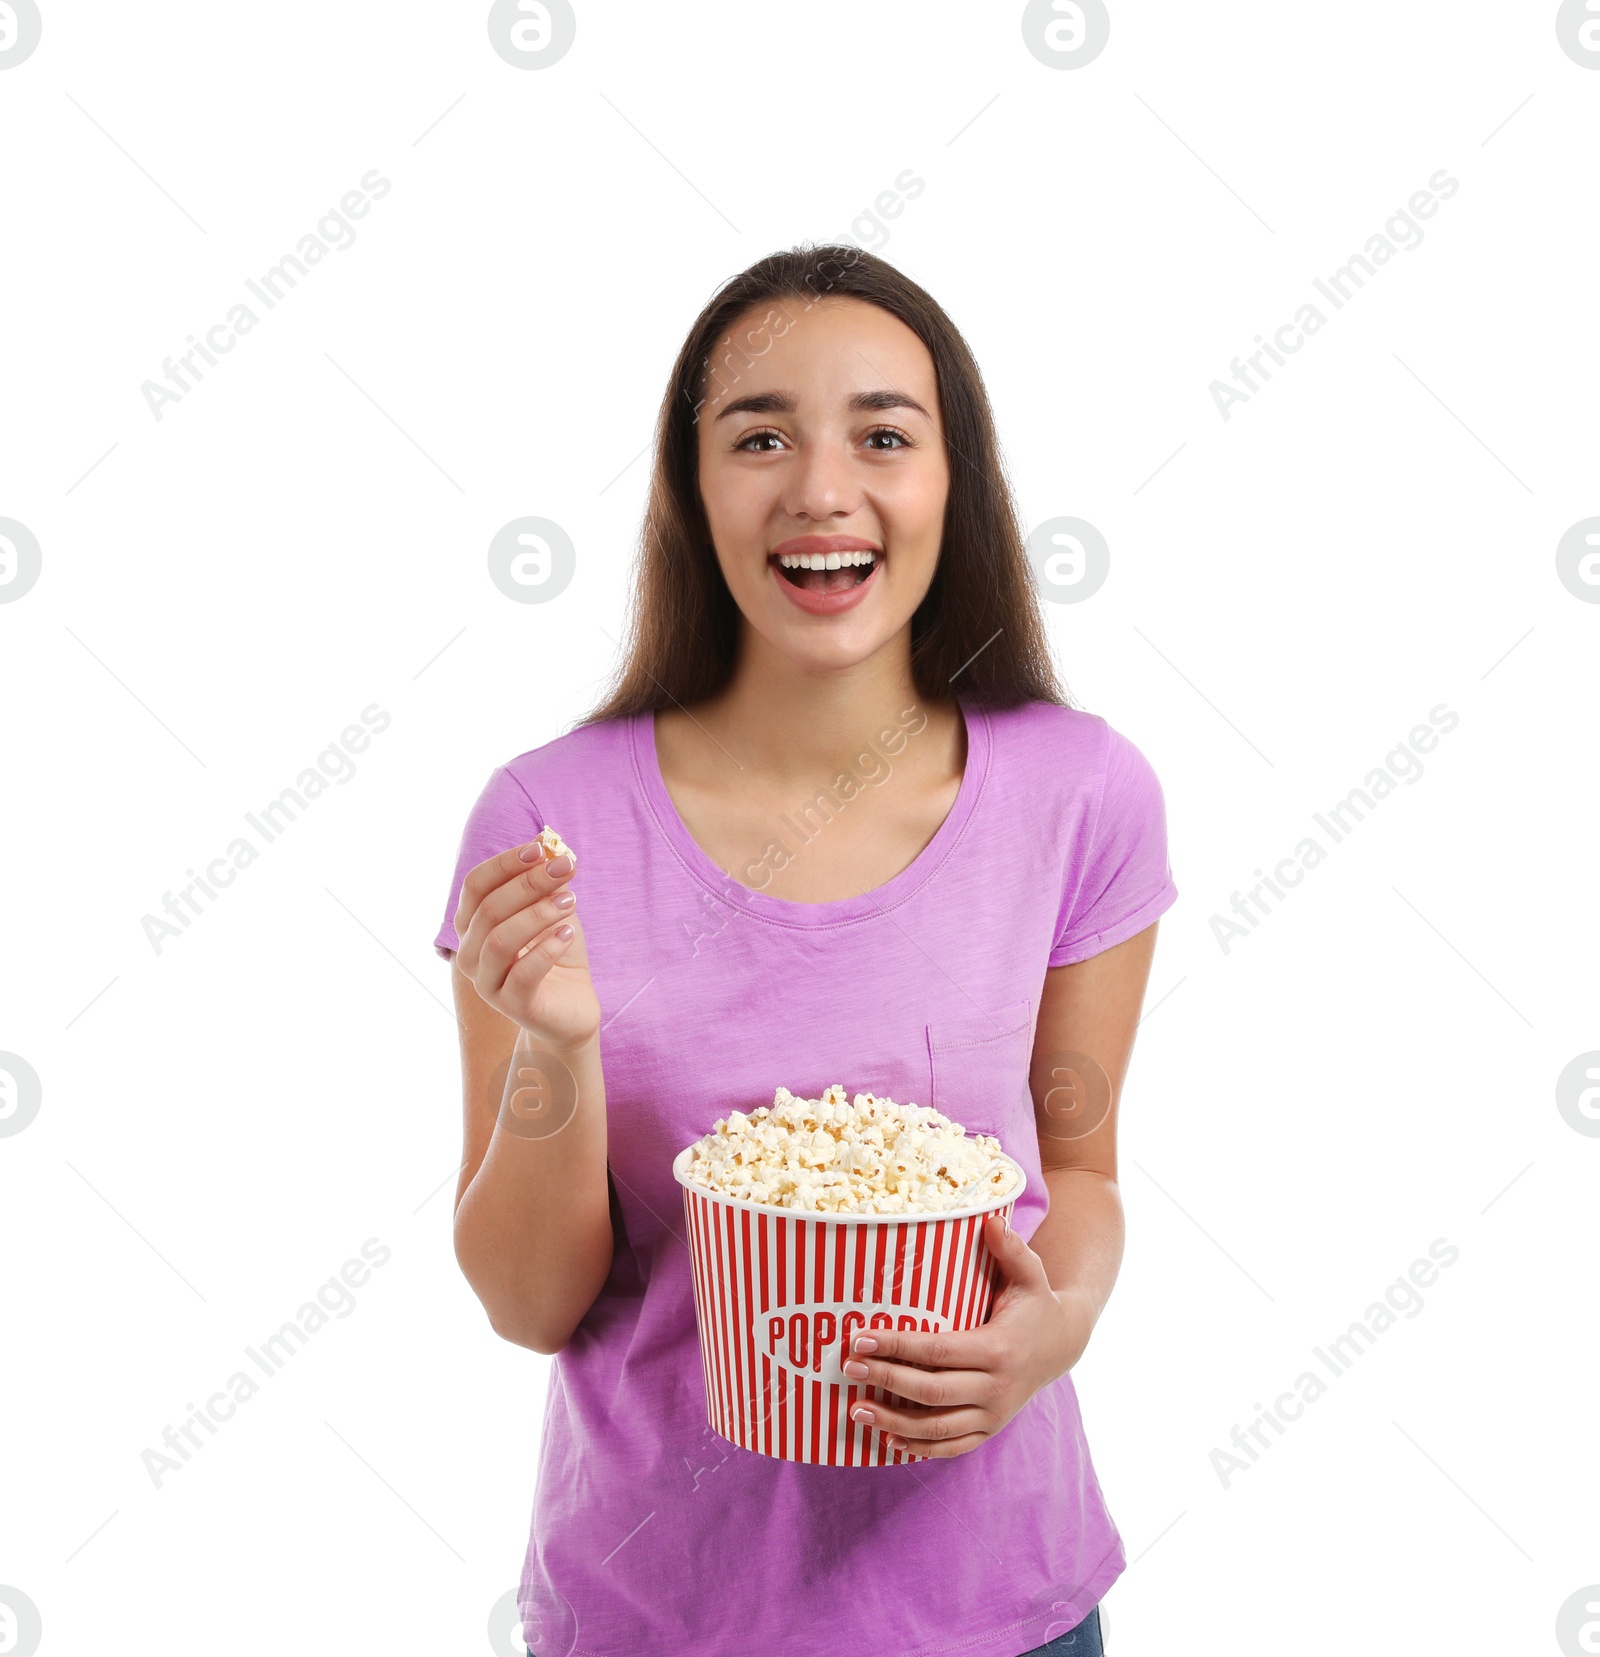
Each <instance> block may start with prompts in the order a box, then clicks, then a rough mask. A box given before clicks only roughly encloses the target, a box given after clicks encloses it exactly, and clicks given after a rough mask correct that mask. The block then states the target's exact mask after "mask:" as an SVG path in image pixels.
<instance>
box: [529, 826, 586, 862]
mask: <svg viewBox="0 0 1600 1657" xmlns="http://www.w3.org/2000/svg"><path fill="white" fill-rule="evenodd" d="M535 838H536V839H537V840H538V842H539V844H540V845H541V846H543V847H544V855H545V858H546V860H547V861H548V860H549V859H550V858H552V857H560V856H562V855H563V854H565V855H566V856H568V857H570V858H571V859H572V867H573V869H574V870H576V869H577V867H578V854H577V853H576V852H575V851H574V850H573V849H572V847H571V846H569V845H568V844H567V843H566V841H565V840H563V839H562V838H561V836H560V835H559V834H557V833H556V831H555V830H554V829H553V828H551V827H550V825H549V824H548V823H546V824H545V826H544V827H543V828H542V829H540V830H539V832H538V834H537V835H536V836H535Z"/></svg>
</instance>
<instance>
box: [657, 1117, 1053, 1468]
mask: <svg viewBox="0 0 1600 1657" xmlns="http://www.w3.org/2000/svg"><path fill="white" fill-rule="evenodd" d="M693 1152H694V1147H693V1146H692V1145H691V1146H689V1147H687V1148H686V1149H684V1150H682V1151H680V1152H679V1153H678V1154H677V1156H675V1157H674V1158H673V1160H672V1175H673V1178H674V1179H676V1180H677V1182H678V1183H679V1185H681V1186H682V1187H683V1208H684V1217H685V1219H686V1220H687V1221H688V1227H689V1255H690V1259H691V1262H692V1265H693V1270H694V1293H695V1317H696V1321H697V1322H698V1324H699V1328H700V1357H701V1361H702V1365H703V1368H704V1371H705V1383H706V1419H707V1420H708V1421H709V1422H710V1423H711V1426H712V1428H713V1430H714V1431H716V1432H718V1433H720V1434H721V1435H722V1437H723V1438H725V1439H728V1440H729V1441H730V1442H731V1443H733V1444H737V1445H739V1446H740V1447H741V1448H743V1449H746V1450H755V1451H757V1452H758V1453H759V1454H761V1455H764V1456H776V1457H777V1458H778V1459H779V1460H782V1461H804V1462H813V1463H817V1464H820V1465H823V1466H827V1467H888V1466H892V1465H893V1464H895V1463H897V1462H915V1461H924V1460H926V1459H927V1458H926V1457H924V1456H919V1455H912V1454H910V1453H909V1452H907V1451H903V1450H891V1449H889V1447H888V1442H887V1435H886V1434H885V1433H883V1432H882V1431H881V1430H880V1429H878V1428H876V1427H867V1426H864V1425H863V1424H862V1423H861V1422H859V1421H852V1420H851V1419H850V1411H851V1409H852V1407H853V1406H854V1405H856V1404H857V1403H860V1402H863V1401H872V1400H874V1399H877V1400H881V1401H882V1402H884V1403H886V1404H888V1405H890V1406H891V1407H893V1408H903V1407H905V1406H907V1405H909V1406H910V1407H912V1408H913V1409H917V1408H921V1407H922V1406H921V1405H920V1404H918V1403H917V1401H916V1400H913V1399H907V1398H902V1397H901V1396H900V1395H899V1394H898V1393H893V1392H889V1391H887V1390H886V1389H885V1388H883V1387H877V1386H869V1385H867V1384H866V1383H864V1382H861V1381H851V1380H850V1379H849V1378H848V1377H847V1376H846V1375H845V1374H844V1372H843V1370H842V1369H841V1367H840V1366H841V1365H842V1364H843V1363H844V1361H845V1360H846V1359H847V1358H849V1357H850V1356H851V1351H850V1343H851V1341H852V1340H854V1338H855V1336H856V1334H857V1332H858V1331H861V1330H868V1331H870V1330H873V1329H914V1330H918V1331H922V1332H938V1331H944V1330H952V1329H976V1328H977V1327H979V1326H980V1325H981V1324H983V1323H986V1322H987V1321H988V1318H989V1312H990V1308H991V1306H992V1304H993V1301H994V1295H995V1290H996V1288H997V1286H998V1285H999V1283H1000V1269H999V1266H998V1265H997V1264H996V1263H995V1259H994V1256H993V1255H992V1254H990V1252H989V1249H988V1247H987V1245H986V1244H985V1243H984V1240H983V1223H984V1221H985V1220H986V1219H987V1218H988V1217H989V1216H990V1215H991V1214H999V1215H1002V1216H1003V1217H1004V1218H1006V1219H1007V1220H1009V1219H1010V1218H1011V1210H1012V1208H1013V1207H1014V1205H1015V1203H1016V1199H1017V1198H1018V1197H1019V1196H1020V1195H1021V1194H1022V1191H1023V1188H1024V1186H1025V1185H1026V1183H1027V1176H1026V1174H1024V1172H1023V1170H1022V1168H1021V1167H1020V1166H1019V1165H1018V1164H1017V1163H1016V1162H1014V1161H1013V1160H1012V1159H1011V1158H1010V1157H1008V1156H1005V1155H1003V1154H1002V1155H1001V1156H999V1157H997V1158H996V1159H995V1162H996V1163H999V1164H1000V1165H1002V1166H1004V1167H1008V1168H1010V1169H1011V1170H1012V1186H1011V1189H1010V1192H1009V1194H1008V1195H1007V1196H1006V1197H1005V1198H1004V1200H1003V1201H1000V1202H992V1201H991V1202H988V1203H986V1204H984V1205H982V1206H976V1207H972V1208H965V1209H960V1210H958V1211H954V1212H945V1213H939V1214H812V1213H808V1212H806V1211H805V1210H803V1209H793V1208H779V1207H776V1206H774V1205H769V1204H766V1203H754V1202H745V1201H743V1200H741V1199H739V1198H737V1197H725V1196H722V1195H720V1194H719V1193H717V1192H714V1191H708V1190H706V1189H705V1188H704V1187H703V1186H701V1185H698V1184H696V1183H695V1182H694V1181H692V1180H690V1178H689V1177H688V1172H687V1170H688V1167H689V1163H690V1160H691V1158H692V1156H693ZM994 1165H995V1164H994V1163H991V1164H990V1167H989V1169H988V1170H986V1173H987V1172H992V1170H993V1168H994Z"/></svg>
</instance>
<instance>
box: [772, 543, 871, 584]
mask: <svg viewBox="0 0 1600 1657" xmlns="http://www.w3.org/2000/svg"><path fill="white" fill-rule="evenodd" d="M882 557H883V554H882V553H879V552H785V553H781V554H780V555H779V556H778V557H777V558H776V559H775V560H774V561H775V562H776V564H777V566H778V574H779V575H781V576H782V577H783V579H784V580H785V581H787V582H788V583H789V585H790V586H791V587H801V588H804V589H805V590H806V591H807V592H813V593H842V592H848V591H849V589H850V588H852V587H859V586H860V585H861V583H862V582H863V581H865V580H866V579H867V577H868V576H869V575H871V574H872V571H873V569H874V567H875V566H876V565H877V563H878V562H879V561H880V560H881V558H882Z"/></svg>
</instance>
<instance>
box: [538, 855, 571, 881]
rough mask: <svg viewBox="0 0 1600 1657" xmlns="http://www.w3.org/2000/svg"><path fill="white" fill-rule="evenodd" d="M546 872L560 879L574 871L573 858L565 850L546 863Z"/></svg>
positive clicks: (555, 878)
mask: <svg viewBox="0 0 1600 1657" xmlns="http://www.w3.org/2000/svg"><path fill="white" fill-rule="evenodd" d="M544 872H545V873H546V874H547V875H549V876H550V877H551V878H552V879H554V880H559V879H560V878H561V877H562V876H563V875H569V874H571V873H572V859H571V858H570V857H568V856H567V854H566V853H565V852H563V853H562V854H561V856H560V857H557V858H553V859H552V860H551V861H550V862H549V863H546V864H545V866H544Z"/></svg>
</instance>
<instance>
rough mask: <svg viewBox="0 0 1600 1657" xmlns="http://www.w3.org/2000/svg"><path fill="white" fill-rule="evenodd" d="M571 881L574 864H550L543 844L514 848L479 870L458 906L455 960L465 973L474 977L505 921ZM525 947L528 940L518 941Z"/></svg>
mask: <svg viewBox="0 0 1600 1657" xmlns="http://www.w3.org/2000/svg"><path fill="white" fill-rule="evenodd" d="M524 850H527V851H530V852H531V854H532V861H531V862H525V861H524V860H523V858H522V856H521V851H524ZM571 877H572V860H571V859H570V858H568V857H559V858H556V859H555V860H554V861H551V860H550V859H548V858H547V857H545V855H544V848H543V847H542V846H541V845H540V844H539V843H538V841H533V842H531V843H530V846H528V847H523V848H520V849H519V848H517V847H513V848H512V849H511V850H509V851H504V852H501V853H500V854H499V856H497V857H491V858H487V859H485V861H484V862H482V863H480V864H478V866H477V867H476V868H475V869H473V870H472V871H471V872H470V873H469V874H468V876H467V878H466V880H465V881H463V882H462V886H461V901H460V903H458V904H457V905H456V919H455V927H456V936H457V937H458V938H459V939H460V940H461V945H460V948H459V949H458V950H457V951H456V955H457V958H458V959H459V961H460V963H461V966H462V968H463V970H464V971H466V972H467V973H469V974H472V975H474V976H475V974H476V968H477V965H478V961H479V957H480V952H481V951H482V949H483V947H484V943H485V941H486V940H487V939H488V937H489V936H490V934H491V933H493V932H494V931H495V930H496V929H497V928H498V927H499V926H500V924H501V923H502V922H503V921H505V920H508V919H509V918H510V917H511V916H513V915H515V914H517V913H518V912H519V911H521V910H523V909H526V908H528V907H530V906H531V905H534V904H537V903H539V902H541V901H542V900H544V899H546V898H548V897H549V896H550V895H551V894H552V893H554V892H556V891H558V890H559V889H560V888H561V887H562V886H563V885H564V884H565V882H566V881H568V880H569V879H571ZM525 942H527V935H524V936H523V937H522V938H520V939H518V941H517V946H516V947H517V948H520V947H521V945H522V944H523V943H525Z"/></svg>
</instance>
